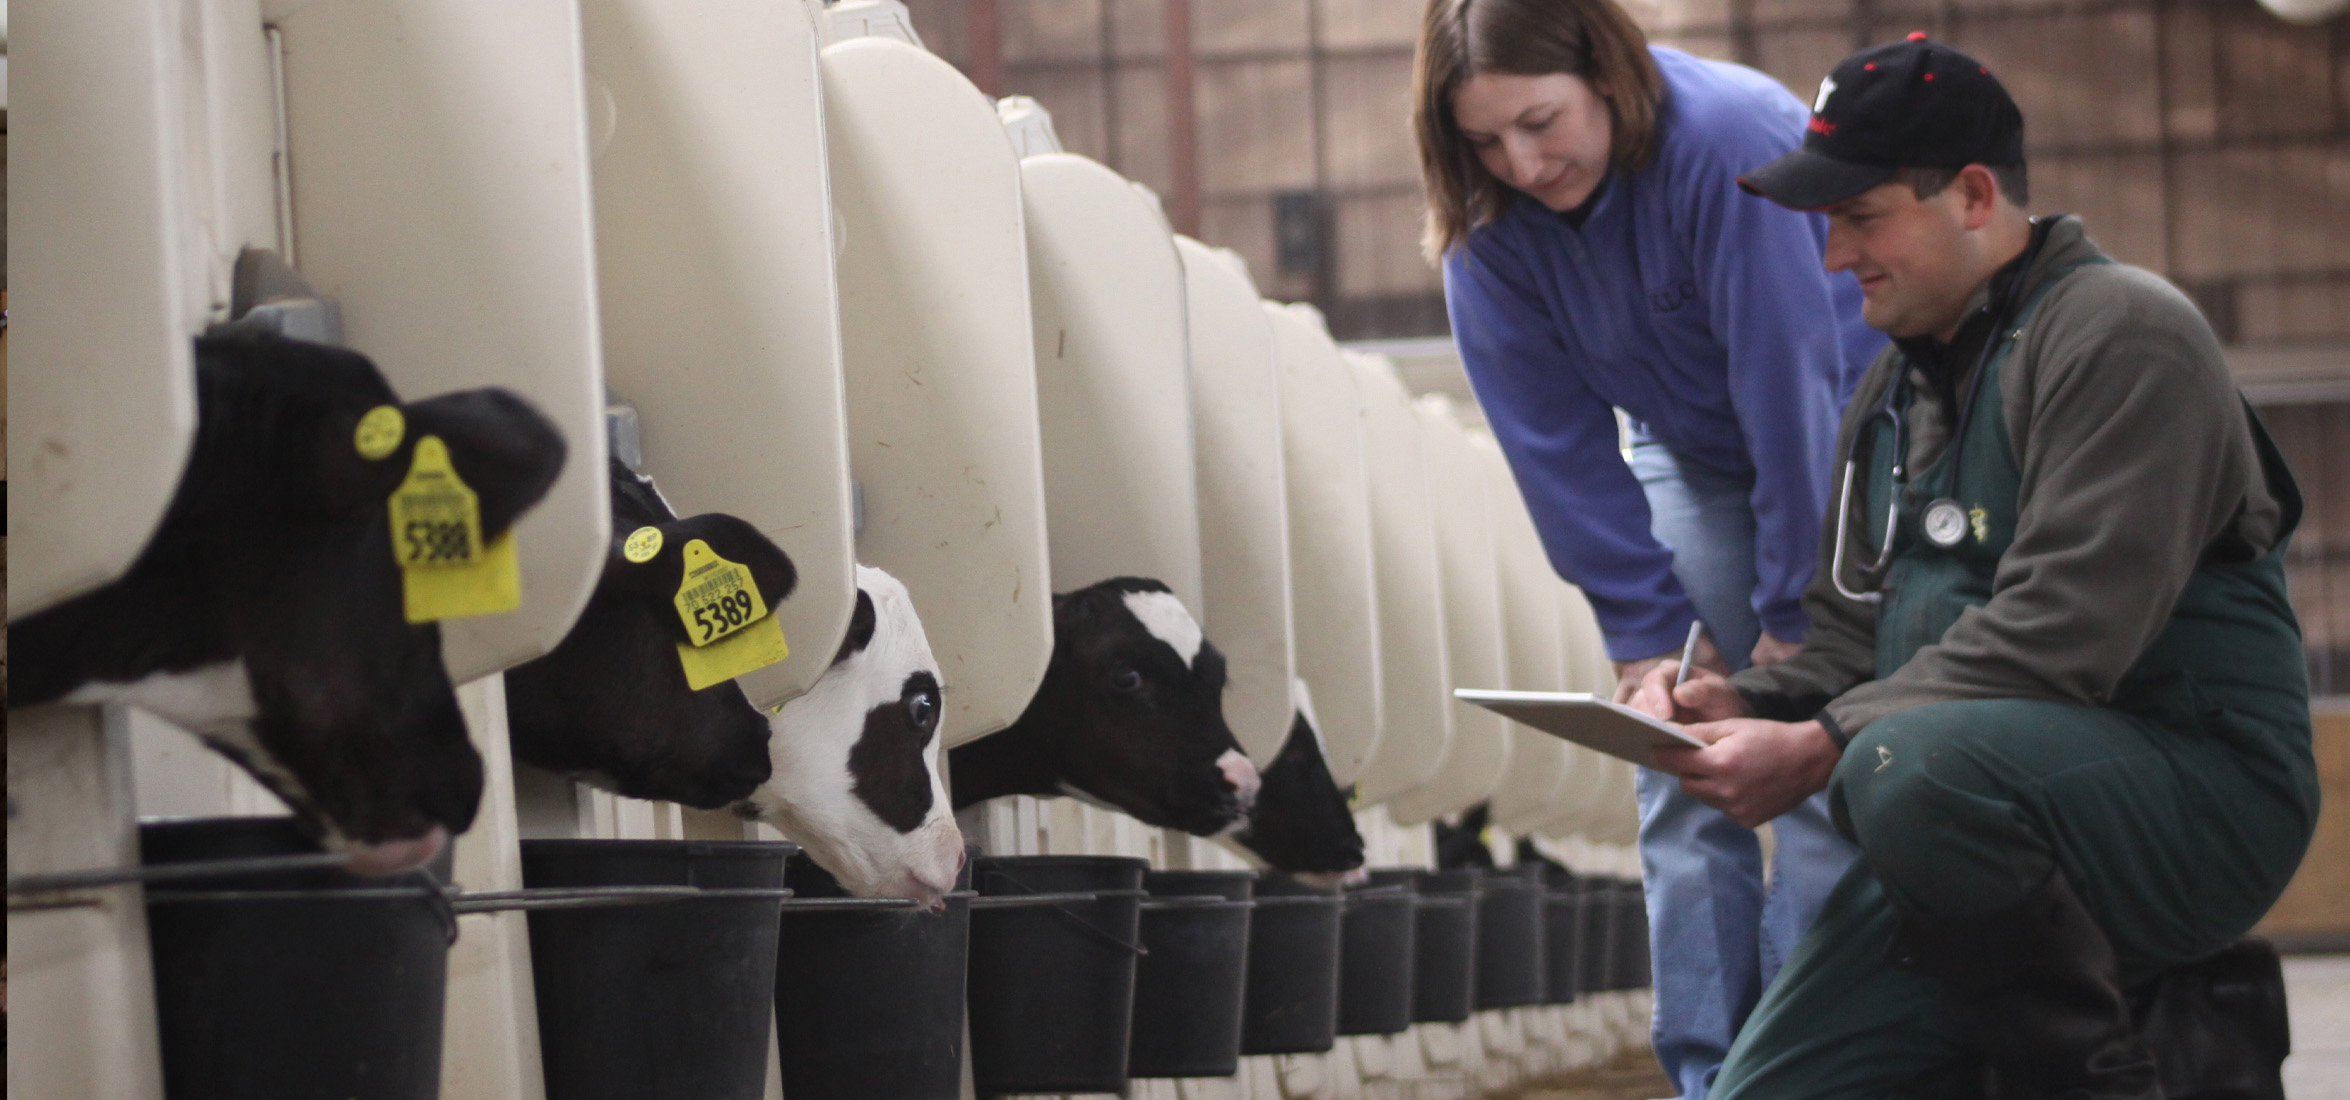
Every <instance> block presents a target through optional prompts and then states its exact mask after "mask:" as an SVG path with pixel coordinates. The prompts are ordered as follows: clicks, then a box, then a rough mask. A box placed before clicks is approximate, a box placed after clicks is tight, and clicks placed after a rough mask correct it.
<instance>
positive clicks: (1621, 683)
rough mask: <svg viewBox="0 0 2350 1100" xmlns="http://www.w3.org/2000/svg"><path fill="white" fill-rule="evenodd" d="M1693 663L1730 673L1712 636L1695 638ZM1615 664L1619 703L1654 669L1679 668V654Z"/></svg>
mask: <svg viewBox="0 0 2350 1100" xmlns="http://www.w3.org/2000/svg"><path fill="white" fill-rule="evenodd" d="M1695 663H1696V665H1697V667H1699V668H1710V669H1713V670H1714V671H1716V672H1719V673H1721V674H1722V675H1724V676H1727V675H1729V674H1730V666H1729V665H1727V664H1725V663H1723V661H1722V654H1721V651H1719V650H1717V649H1715V648H1714V640H1713V639H1712V638H1707V637H1703V636H1700V637H1699V638H1698V639H1697V660H1696V662H1695ZM1615 666H1616V694H1615V701H1616V702H1619V703H1629V702H1631V701H1632V696H1633V694H1634V693H1635V692H1638V691H1639V690H1640V683H1641V681H1642V680H1643V679H1645V678H1646V677H1647V676H1648V675H1649V674H1650V673H1652V672H1654V671H1656V670H1657V669H1659V668H1663V669H1668V670H1675V671H1677V670H1679V669H1680V667H1681V655H1680V654H1678V653H1659V654H1657V655H1656V656H1654V657H1649V658H1645V659H1642V660H1638V661H1617V662H1615ZM1672 674H1673V672H1672V671H1668V672H1666V673H1665V675H1666V676H1668V677H1670V676H1671V675H1672ZM1660 717H1661V716H1660Z"/></svg>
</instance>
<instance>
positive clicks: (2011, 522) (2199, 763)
mask: <svg viewBox="0 0 2350 1100" xmlns="http://www.w3.org/2000/svg"><path fill="white" fill-rule="evenodd" d="M2063 274H2064V272H2057V273H2053V274H2052V275H2051V276H2050V277H2049V278H2047V279H2045V280H2043V281H2042V283H2041V285H2040V286H2039V288H2038V289H2037V292H2036V293H2035V294H2034V295H2033V296H2032V298H2031V299H2030V301H2028V302H2027V303H2026V304H2025V305H2024V307H2023V308H2022V309H2021V310H2020V311H2019V313H2018V317H2017V319H2016V320H2015V321H2014V322H2013V323H2011V324H2010V325H2009V327H2008V328H2007V330H2005V331H2002V332H1999V333H1996V334H1994V335H1993V337H1992V339H1995V340H1998V341H1999V342H2000V346H1999V347H1998V348H1997V349H1996V350H1995V351H1994V354H1993V355H1992V357H1991V359H1990V361H1989V362H1988V363H1986V364H1984V366H1983V367H1982V368H1981V369H1982V370H1983V371H1985V372H1987V374H1986V376H1985V377H1984V378H1983V379H1982V381H1981V384H1980V386H1979V392H1978V393H1977V395H1976V396H1975V398H1974V405H1975V407H1974V409H1973V411H1972V412H1971V413H1970V414H1969V417H1968V427H1967V431H1966V437H1967V438H1966V446H1965V448H1964V456H1963V461H1962V463H1961V469H1960V470H1959V471H1958V479H1959V480H1958V484H1957V487H1956V491H1955V492H1954V493H1953V494H1952V495H1953V496H1955V497H1956V498H1957V499H1958V500H1959V501H1960V502H1961V503H1962V504H1964V505H1965V506H1966V507H1967V508H1968V516H1969V528H1970V530H1969V531H1968V532H1967V535H1966V537H1964V538H1962V539H1961V540H1960V542H1959V543H1958V544H1957V545H1956V546H1954V547H1951V548H1949V549H1941V548H1937V547H1935V546H1933V545H1932V544H1931V543H1929V542H1927V541H1926V540H1925V539H1924V538H1923V537H1922V535H1921V532H1920V527H1919V525H1920V522H1921V517H1922V514H1923V512H1924V511H1925V508H1926V504H1927V502H1928V501H1929V500H1931V499H1932V498H1934V497H1935V496H1939V495H1940V492H1939V491H1940V490H1941V489H1942V488H1944V487H1945V486H1946V485H1947V482H1946V481H1945V480H1944V479H1945V477H1946V475H1945V473H1944V470H1943V463H1945V462H1948V461H1950V460H1951V456H1952V455H1953V454H1956V453H1958V452H1959V450H1960V448H1959V447H1957V446H1956V445H1955V443H1956V441H1953V445H1951V446H1946V447H1945V448H1944V449H1943V453H1942V455H1941V457H1940V458H1939V459H1937V460H1936V461H1935V462H1934V463H1933V464H1932V465H1930V466H1928V467H1927V468H1926V469H1924V470H1922V471H1918V472H1916V474H1915V475H1914V477H1913V478H1912V479H1911V480H1910V481H1909V482H1908V483H1906V484H1901V485H1896V484H1895V483H1894V480H1893V477H1892V471H1891V466H1892V464H1893V439H1892V434H1893V433H1892V431H1891V428H1890V426H1889V425H1887V424H1885V423H1883V422H1881V421H1880V422H1879V423H1877V424H1876V425H1875V427H1874V429H1873V431H1874V432H1875V435H1874V436H1873V437H1872V439H1871V446H1870V448H1869V451H1868V454H1869V456H1870V457H1869V460H1868V461H1869V464H1870V466H1871V467H1872V470H1871V479H1870V482H1869V487H1868V492H1869V497H1868V499H1869V500H1871V501H1884V500H1886V499H1888V498H1889V495H1890V494H1894V493H1899V494H1901V497H1900V501H1901V509H1900V516H1901V518H1900V521H1899V522H1900V524H1901V531H1900V533H1899V535H1898V539H1899V541H1898V542H1897V544H1896V557H1895V560H1894V563H1893V564H1892V566H1891V567H1890V570H1889V572H1888V574H1887V579H1886V584H1885V586H1884V590H1885V596H1884V602H1883V603H1882V604H1881V605H1880V609H1879V613H1878V625H1877V636H1876V637H1877V655H1876V673H1877V675H1878V676H1885V675H1888V674H1890V673H1892V672H1893V671H1894V670H1895V669H1897V668H1899V667H1901V665H1902V664H1904V663H1905V662H1907V661H1908V660H1909V659H1910V656H1911V655H1912V654H1914V653H1916V652H1917V651H1918V650H1919V649H1920V648H1922V647H1924V646H1926V645H1929V644H1931V643H1933V642H1935V641H1936V640H1938V639H1940V638H1941V637H1942V634H1943V632H1944V631H1945V630H1947V629H1948V628H1949V627H1950V626H1951V624H1952V623H1954V622H1956V621H1957V620H1958V618H1959V616H1960V615H1961V614H1963V613H1964V612H1965V611H1966V610H1967V609H1968V608H1971V607H1976V606H1980V605H1982V604H1984V603H1986V602H1988V601H1989V599H1990V597H1991V590H1992V577H1993V573H1994V570H1995V569H1996V568H1997V566H1998V563H1999V559H2000V555H2001V554H2002V553H2004V552H2005V551H2006V549H2007V546H2008V544H2009V541H2010V540H2011V539H2012V538H2013V536H2014V533H2015V523H2016V515H2017V500H2018V495H2019V490H2020V488H2021V476H2020V474H2019V473H2018V470H2017V466H2016V459H2015V454H2016V451H2015V448H2014V446H2013V445H2012V443H2011V441H2010V440H2009V438H2008V431H2007V424H2006V422H2005V418H2004V417H2003V416H2001V415H2000V410H2001V401H2000V384H1999V375H2000V366H2001V363H2002V361H2003V360H2005V358H2006V357H2007V356H2008V354H2010V353H2011V352H2012V350H2013V348H2014V345H2015V337H2016V334H2017V333H2019V332H2020V331H2021V330H2022V329H2023V327H2024V325H2025V324H2027V323H2029V320H2030V317H2031V315H2032V313H2033V312H2034V311H2035V310H2036V309H2037V307H2038V304H2039V302H2040V300H2041V298H2042V297H2043V296H2044V295H2045V294H2046V293H2047V292H2048V289H2049V288H2050V287H2052V286H2054V285H2056V284H2057V283H2058V282H2059V281H2060V280H2061V278H2062V275H2063ZM1908 375H1909V371H1908V370H1907V369H1906V366H1904V369H1902V370H1901V371H1900V372H1899V374H1898V375H1897V376H1896V377H1897V378H1898V379H1899V381H1898V382H1897V384H1898V385H1901V386H1903V387H1905V388H1906V387H1907V386H1908V385H1909V383H1908V381H1907V379H1908ZM1906 403H1907V400H1906V392H1904V393H1903V394H1902V395H1901V402H1900V403H1899V404H1897V405H1896V407H1897V408H1898V407H1902V406H1904V405H1906ZM2245 415H2246V417H2247V418H2251V419H2252V428H2253V433H2254V435H2255V437H2256V440H2257V443H2258V448H2259V451H2260V454H2261V461H2262V465H2263V467H2264V468H2265V471H2266V473H2267V476H2268V479H2269V483H2270V486H2271V488H2272V489H2273V490H2274V491H2275V492H2276V495H2277V498H2278V500H2279V501H2280V502H2281V503H2283V505H2284V518H2283V523H2282V525H2281V527H2280V529H2279V534H2278V538H2277V545H2276V546H2275V547H2274V548H2273V549H2272V550H2271V551H2270V552H2269V553H2268V554H2267V555H2266V556H2264V557H2262V558H2260V559H2258V560H2255V561H2249V562H2234V563H2231V562H2222V561H2215V560H2212V559H2211V558H2210V557H2207V558H2206V560H2205V561H2204V562H2203V563H2201V564H2200V565H2199V566H2198V568H2197V569H2196V571H2195V573H2194V574H2193V577H2192V579H2191V580H2190V581H2189V582H2188V585H2187V587H2186V590H2185V592H2184V593H2183V594H2182V595H2181V596H2180V597H2179V602H2178V604H2177V606H2176V608H2175V609H2174V610H2173V611H2172V613H2171V617H2170V620H2169V622H2168V624H2167V625H2166V626H2165V627H2164V629H2163V630H2162V632H2161V633H2160V635H2158V636H2157V637H2156V639H2155V641H2154V643H2153V644H2152V645H2151V646H2149V647H2148V649H2147V650H2146V652H2145V653H2144V654H2143V655H2141V656H2140V657H2139V659H2138V661H2137V663H2136V664H2135V665H2134V666H2132V668H2131V669H2130V671H2129V673H2128V675H2127V676H2125V677H2124V678H2123V680H2122V681H2121V683H2120V684H2119V685H2117V686H2116V688H2115V690H2114V692H2113V693H2112V697H2111V698H2110V699H2109V700H2108V702H2107V705H2105V706H2099V707H2088V706H2077V705H2070V704H2064V703H2054V702H2046V701H2039V700H2026V699H1993V700H1973V701H1960V702H1944V703H1933V704H1929V705H1925V706H1919V707H1913V708H1911V709H1908V710H1903V711H1898V712H1895V713H1893V714H1891V715H1888V716H1886V717H1883V718H1880V719H1878V720H1877V721H1875V722H1872V723H1870V724H1869V725H1868V726H1867V727H1866V728H1864V729H1863V730H1862V731H1861V732H1860V733H1859V734H1858V735H1857V736H1855V737H1854V738H1853V739H1852V742H1851V744H1850V745H1848V746H1847V747H1846V748H1845V751H1844V757H1843V760H1842V761H1841V762H1840V763H1839V764H1838V765H1837V768H1836V771H1835V775H1834V777H1833V779H1831V780H1830V782H1829V786H1828V790H1829V798H1830V805H1831V807H1832V809H1833V812H1834V813H1835V815H1836V820H1837V825H1838V827H1839V828H1841V829H1843V830H1844V832H1845V833H1846V835H1848V836H1849V837H1851V838H1852V839H1853V840H1854V841H1855V842H1857V843H1858V844H1859V845H1860V846H1861V850H1862V857H1861V859H1860V861H1858V862H1857V863H1855V864H1854V865H1853V868H1852V870H1851V871H1850V872H1848V873H1847V874H1846V875H1845V877H1844V879H1843V881H1842V882H1840V883H1839V884H1838V885H1837V887H1836V889H1835V891H1834V892H1833V893H1832V894H1830V895H1829V898H1828V902H1827V905H1826V908H1825V909H1824V910H1823V911H1822V912H1821V914H1820V916H1819V919H1818V921H1817V922H1816V923H1814V924H1813V925H1812V927H1811V930H1810V931H1809V932H1808V933H1806V934H1805V936H1804V937H1803V940H1802V941H1801V943H1800V944H1799V946H1798V947H1797V948H1796V952H1795V955H1794V957H1793V958H1792V959H1791V960H1789V962H1788V964H1787V967H1786V969H1785V970H1783V971H1781V972H1780V975H1779V978H1778V980H1777V982H1775V983H1774V984H1773V985H1772V986H1771V987H1770V988H1769V989H1768V990H1766V991H1765V992H1764V994H1763V999H1762V1002H1761V1003H1760V1004H1759V1005H1757V1006H1756V1008H1755V1010H1754V1013H1753V1014H1752V1015H1751V1016H1750V1017H1749V1018H1748V1019H1747V1022H1746V1026H1745V1028H1744V1029H1743V1030H1742V1031H1741V1032H1740V1034H1739V1037H1738V1040H1737V1042H1736V1044H1735V1045H1734V1046H1733V1047H1732V1048H1731V1051H1730V1054H1729V1058H1728V1061H1727V1062H1726V1063H1725V1064H1724V1066H1723V1068H1722V1072H1721V1076H1720V1077H1719V1078H1718V1080H1717V1082H1716V1084H1715V1086H1714V1089H1713V1091H1712V1093H1711V1095H1712V1096H1713V1097H1714V1098H1715V1100H1760V1098H1771V1100H1777V1098H1781V1097H1815V1098H1816V1097H1855V1098H1858V1097H1872V1098H1873V1097H1881V1096H1887V1095H1898V1094H1900V1093H1901V1092H1902V1091H1903V1086H1905V1085H1906V1084H1908V1083H1911V1082H1915V1081H1918V1080H1920V1079H1921V1078H1930V1077H1931V1076H1932V1075H1933V1074H1934V1073H1935V1072H1936V1071H1937V1069H1938V1068H1939V1067H1946V1066H1951V1065H1952V1064H1953V1063H1955V1062H1956V1061H1957V1059H1958V1058H1959V1057H1960V1055H1961V1050H1962V1047H1961V1044H1962V1039H1961V1032H1960V1029H1959V1025H1958V1022H1957V1020H1956V1018H1955V1017H1954V1016H1953V1014H1952V1012H1951V1009H1950V1006H1949V1004H1948V1003H1947V1001H1946V999H1945V995H1944V993H1943V990H1942V987H1941V985H1940V983H1938V982H1937V981H1935V980H1933V979H1931V978H1928V977H1925V976H1924V975H1921V974H1918V973H1915V972H1913V971H1909V970H1905V969H1902V968H1900V967H1898V966H1896V965H1895V964H1894V963H1893V962H1892V956H1893V945H1894V932H1895V928H1896V912H1897V910H1900V909H1909V910H1914V911H1918V912H1923V913H1930V914H1935V915H1949V916H1958V915H1966V914H1972V913H1981V912H1989V911H1991V910H1994V909H1997V908H2000V907H2003V906H2008V905H2012V904H2015V903H2017V902H2019V901H2021V900H2022V899H2023V898H2024V896H2025V895H2026V894H2027V893H2028V892H2029V891H2030V890H2031V889H2032V888H2033V887H2035V886H2037V885H2038V884H2039V883H2040V882H2041V881H2042V880H2043V879H2044V878H2046V877H2047V875H2048V873H2049V871H2050V870H2051V869H2052V868H2062V869H2063V871H2064V873H2065V875H2066V877H2067V878H2068V879H2069V880H2070V881H2071V883H2072V885H2073V888H2074V890H2075V891H2076V892H2077V893H2078V894H2079V896H2080V897H2081V899H2082V901H2083V903H2084V904H2085V905H2086V906H2087V907H2088V909H2089V911H2090V913H2091V915H2092V916H2094V917H2095V918H2096V920H2097V922H2098V924H2099V925H2100V926H2101V927H2102V928H2103V929H2104V931H2105V933H2106V935H2107V937H2108V938H2109V939H2110V940H2111V941H2112V944H2113V948H2114V952H2115V955H2116V957H2117V959H2118V962H2119V967H2120V971H2121V980H2122V982H2123V984H2124V985H2125V986H2131V985H2136V984H2138V983H2141V982H2144V981H2145V980H2147V979H2148V978H2150V977H2151V976H2152V975H2154V974H2155V973H2156V972H2157V971H2160V970H2162V969H2164V968H2167V967H2170V966H2173V965H2177V964H2179V963H2183V962H2188V961H2191V960H2194V959H2197V958H2200V957H2202V956H2204V955H2207V954H2210V953H2211V952H2213V951H2216V950H2218V949H2219V948H2220V947H2222V946H2224V945H2226V944H2228V943H2230V942H2232V941H2234V940H2235V939H2236V938H2237V937H2239V936H2241V935H2242V934H2243V933H2244V932H2245V931H2246V930H2247V929H2249V928H2250V927H2251V926H2252V925H2253V923H2254V922H2256V921H2257V920H2259V919H2260V917H2261V915H2262V914H2264V913H2266V912H2267V910H2268V907H2269V906H2270V905H2271V904H2273V903H2274V902H2275V900H2276V898H2277V896H2278V895H2279V894H2280V893H2282V892H2283V890H2284V887H2285V884H2286V882H2287V881H2288V880H2289V879H2290V878H2291V876H2292V873H2293V870H2294V868H2296V867H2297V866H2298V865H2299V864H2300V860H2301V855H2302V852H2303V851H2304V849H2305V848H2306V847H2307V845H2308V842H2309V837H2310V833H2311V831H2312V829H2314V827H2315V822H2316V816H2317V801H2318V796H2317V779H2316V767H2315V762H2314V761H2313V760H2312V758H2311V754H2310V722H2309V710H2308V698H2309V696H2308V684H2307V679H2306V673H2305V671H2304V669H2303V666H2302V652H2301V633H2300V628H2299V626H2298V624H2297V623H2296V621H2295V619H2294V617H2293V614H2292V610H2291V607H2290V605H2289V604H2288V603H2287V602H2286V597H2285V580H2284V567H2283V556H2284V552H2285V541H2286V537H2287V536H2289V535H2290V533H2291V531H2292V528H2293V525H2294V524H2295V523H2297V522H2298V520H2299V518H2300V512H2301V499H2300V495H2299V492H2298V490H2297V489H2296V488H2295V487H2294V485H2293V482H2292V477H2291V474H2290V473H2289V472H2288V471H2287V470H2286V469H2285V466H2284V463H2283V460H2282V459H2281V457H2280V456H2279V455H2278V454H2277V452H2276V449H2275V446H2274V445H2273V444H2272V443H2271V442H2270V441H2269V439H2268V436H2267V433H2266V432H2265V430H2263V429H2262V428H2261V427H2260V425H2259V421H2258V420H2257V418H2253V414H2252V413H2251V411H2250V410H2249V409H2248V408H2247V409H2246V411H2245ZM2146 442H2147V445H2148V446H2160V445H2161V441H2159V440H2147V441H2146ZM1872 510H1873V511H1875V512H1876V513H1877V515H1878V517H1880V518H1878V519H1876V520H1875V521H1874V523H1875V528H1876V529H1875V530H1874V531H1872V532H1871V533H1870V534H1869V536H1868V539H1869V541H1868V542H1866V543H1865V544H1864V545H1870V546H1874V545H1878V541H1877V540H1879V539H1881V538H1882V537H1883V534H1884V526H1883V524H1884V520H1883V519H1882V518H1881V517H1882V515H1883V511H1882V509H1881V508H1877V509H1872ZM2162 512H2163V508H2162V506H2161V502H2158V501H2149V502H2147V508H2146V512H2145V514H2143V515H2135V516H2129V515H2117V516H2114V517H2112V522H2116V523H2161V522H2165V516H2164V515H2163V514H2162ZM1822 568H1826V566H1825V565H1823V566H1822ZM2113 568H2115V569H2128V568H2130V563H2128V562H2115V563H2113Z"/></svg>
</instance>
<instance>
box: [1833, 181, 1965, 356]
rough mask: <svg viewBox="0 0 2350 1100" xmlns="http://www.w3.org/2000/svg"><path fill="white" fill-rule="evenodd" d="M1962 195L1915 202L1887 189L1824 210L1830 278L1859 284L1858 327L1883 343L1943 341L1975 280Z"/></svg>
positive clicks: (1947, 192) (1905, 188)
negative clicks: (1840, 274)
mask: <svg viewBox="0 0 2350 1100" xmlns="http://www.w3.org/2000/svg"><path fill="white" fill-rule="evenodd" d="M1964 191H1965V189H1964V188H1963V187H1960V186H1959V185H1957V184H1955V183H1954V184H1953V185H1951V186H1949V187H1946V188H1944V189H1943V190H1942V192H1941V193H1940V194H1938V195H1935V196H1934V197H1932V198H1929V199H1920V198H1918V197H1917V194H1916V192H1914V191H1911V190H1910V187H1909V185H1908V184H1906V183H1899V182H1896V183H1887V184H1882V185H1880V186H1877V187H1874V188H1871V189H1869V190H1867V191H1863V192H1861V193H1860V194H1858V195H1855V196H1853V197H1852V198H1849V199H1846V200H1844V201H1843V202H1840V203H1837V204H1836V205H1834V206H1831V207H1828V208H1827V210H1826V211H1824V213H1826V214H1827V215H1828V250H1827V254H1826V262H1827V265H1828V270H1830V271H1850V272H1852V273H1853V275H1854V276H1855V277H1857V278H1858V279H1859V280H1860V292H1861V295H1862V298H1863V300H1862V303H1861V310H1860V315H1861V319H1862V320H1865V321H1867V322H1868V324H1869V327H1870V328H1874V329H1877V330H1878V331H1880V332H1883V333H1885V334H1887V335H1889V336H1894V337H1910V336H1939V337H1943V338H1948V336H1949V335H1950V333H1951V332H1952V331H1953V330H1955V329H1956V328H1957V326H1958V322H1959V319H1960V317H1961V316H1962V315H1963V314H1964V313H1965V311H1966V303H1967V298H1968V297H1969V296H1971V295H1972V294H1973V293H1974V290H1975V287H1976V285H1977V284H1978V283H1980V282H1981V281H1982V280H1981V276H1980V274H1979V272H1978V271H1977V266H1978V265H1977V264H1976V262H1975V253H1976V252H1977V251H1979V250H1980V249H1979V245H1978V244H1977V242H1976V241H1974V240H1973V239H1972V236H1971V234H1969V232H1968V229H1969V226H1968V224H1967V223H1968V221H1969V220H1970V219H1969V217H1968V211H1967V206H1966V200H1965V196H1964Z"/></svg>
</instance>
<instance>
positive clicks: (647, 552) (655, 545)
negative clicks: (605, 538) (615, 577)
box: [620, 527, 661, 565]
mask: <svg viewBox="0 0 2350 1100" xmlns="http://www.w3.org/2000/svg"><path fill="white" fill-rule="evenodd" d="M660 552H661V529H660V528H658V527H639V528H637V529H636V530H634V531H630V532H629V533H628V541H626V542H623V543H621V544H620V556H621V557H624V558H627V559H628V560H630V561H632V562H635V563H637V564H638V565H643V564H644V563H646V562H649V561H651V560H653V555H655V554H658V553H660Z"/></svg>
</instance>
